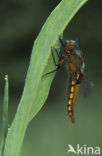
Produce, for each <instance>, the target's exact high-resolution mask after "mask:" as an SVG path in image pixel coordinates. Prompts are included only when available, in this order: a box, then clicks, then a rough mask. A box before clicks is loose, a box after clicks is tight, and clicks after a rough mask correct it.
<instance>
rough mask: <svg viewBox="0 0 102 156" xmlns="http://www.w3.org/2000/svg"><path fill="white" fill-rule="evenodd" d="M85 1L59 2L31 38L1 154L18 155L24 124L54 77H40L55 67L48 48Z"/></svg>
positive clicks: (38, 104)
mask: <svg viewBox="0 0 102 156" xmlns="http://www.w3.org/2000/svg"><path fill="white" fill-rule="evenodd" d="M86 1H87V0H63V1H61V3H60V4H59V5H58V6H57V7H56V8H55V10H54V11H53V12H52V13H51V14H50V16H49V18H48V19H47V21H46V22H45V24H44V26H43V27H42V30H41V32H40V34H39V35H38V37H37V39H36V40H35V43H34V47H33V50H32V56H31V60H30V65H29V69H28V73H27V77H26V81H25V87H24V91H23V95H22V97H21V100H20V103H19V107H18V110H17V113H16V116H15V118H14V121H13V123H12V125H11V127H10V129H9V131H8V135H7V139H6V146H5V156H18V155H19V153H20V149H21V145H22V142H23V138H24V135H25V131H26V128H27V126H28V123H29V121H30V120H31V119H32V118H33V117H34V116H35V115H36V114H37V112H38V111H39V110H40V109H41V107H42V105H43V104H44V102H45V100H46V98H47V96H48V92H49V89H50V85H51V82H52V79H53V77H54V74H51V75H48V76H46V77H42V75H43V74H44V73H47V72H49V71H51V70H53V69H55V66H54V65H53V60H52V56H51V47H53V46H55V44H56V42H57V40H58V38H59V35H60V34H62V33H63V31H64V29H65V28H66V26H67V25H68V23H69V22H70V20H71V19H72V17H73V16H74V15H75V13H76V12H77V11H78V10H79V8H80V7H81V6H82V5H83V4H84V3H85V2H86ZM35 20H36V19H35Z"/></svg>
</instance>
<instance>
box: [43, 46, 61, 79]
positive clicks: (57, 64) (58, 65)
mask: <svg viewBox="0 0 102 156" xmlns="http://www.w3.org/2000/svg"><path fill="white" fill-rule="evenodd" d="M54 50H55V52H56V54H57V56H58V58H59V59H60V55H59V53H58V51H57V49H56V48H54ZM51 53H52V58H53V63H54V65H55V66H57V69H55V70H52V71H50V72H48V73H46V74H44V75H43V76H46V75H49V74H51V73H54V72H56V71H58V70H59V68H60V64H59V62H58V63H56V61H55V57H54V54H53V48H51Z"/></svg>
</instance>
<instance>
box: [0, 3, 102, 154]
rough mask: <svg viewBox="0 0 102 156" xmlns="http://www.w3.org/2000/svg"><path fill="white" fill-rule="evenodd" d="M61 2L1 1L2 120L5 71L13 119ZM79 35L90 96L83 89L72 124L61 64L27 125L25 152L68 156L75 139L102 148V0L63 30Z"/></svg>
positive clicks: (89, 5) (70, 35)
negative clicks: (36, 47)
mask: <svg viewBox="0 0 102 156" xmlns="http://www.w3.org/2000/svg"><path fill="white" fill-rule="evenodd" d="M59 2H60V1H59V0H51V1H50V0H43V1H42V0H39V1H37V0H36V1H34V0H26V1H24V0H22V1H20V0H18V1H17V0H7V1H6V0H1V1H0V123H1V119H2V102H3V92H4V76H5V74H8V75H9V83H10V103H9V123H10V124H11V122H12V120H13V118H14V115H15V112H16V109H17V105H18V103H19V100H20V97H21V94H22V91H23V86H24V80H25V76H26V73H27V69H28V65H29V60H30V55H31V50H32V46H33V42H34V40H35V39H36V37H37V35H38V33H39V32H40V30H41V27H42V26H43V24H44V22H45V21H46V19H47V17H48V16H49V14H50V13H51V11H52V10H53V9H54V8H55V7H56V6H57V4H58V3H59ZM76 37H79V38H80V49H82V51H83V52H84V57H85V64H86V67H85V75H86V76H87V77H88V78H89V80H92V81H93V82H94V87H93V88H92V90H91V93H90V94H89V96H87V98H84V97H83V88H82V87H81V88H80V93H79V95H78V98H77V101H76V104H75V119H76V123H75V124H72V123H71V122H70V120H69V117H68V115H67V109H66V106H67V103H66V97H67V88H68V85H67V84H68V83H67V81H68V75H67V72H66V68H65V67H63V68H62V69H61V70H60V71H59V72H58V73H57V74H56V77H55V79H54V81H53V83H52V86H51V89H50V93H49V97H48V99H47V101H46V103H45V105H44V106H43V108H42V109H41V110H40V112H39V113H38V114H37V115H36V117H35V118H34V119H33V120H32V122H31V123H30V125H29V126H28V129H27V132H26V135H25V139H24V143H23V146H22V150H21V156H28V155H30V156H34V155H36V156H40V155H42V156H46V155H49V156H52V155H53V156H57V155H58V156H67V155H68V154H67V150H68V144H72V145H73V146H74V147H75V148H76V145H77V144H80V145H82V146H83V145H84V144H86V145H87V146H93V147H94V146H99V147H102V139H101V137H102V135H101V131H102V125H101V118H102V89H101V88H102V1H101V0H98V1H96V0H89V1H88V2H87V3H86V4H85V5H84V6H83V7H82V8H81V9H80V11H79V12H78V13H77V15H76V16H75V17H74V18H73V19H72V21H71V22H70V24H69V25H68V27H67V28H66V30H65V32H64V39H75V38H76ZM1 129H2V125H1V124H0V131H1ZM0 135H1V134H0ZM69 155H70V156H71V154H69ZM90 155H91V154H90Z"/></svg>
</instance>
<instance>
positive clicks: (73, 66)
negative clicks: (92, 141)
mask: <svg viewBox="0 0 102 156" xmlns="http://www.w3.org/2000/svg"><path fill="white" fill-rule="evenodd" d="M59 40H60V42H61V44H62V47H63V51H62V52H61V53H60V54H59V53H58V51H57V49H56V48H54V49H55V52H56V55H57V56H58V63H56V61H55V57H54V54H53V49H52V48H51V52H52V57H53V62H54V64H55V66H57V68H56V69H55V70H53V71H51V72H48V73H46V74H45V75H48V74H51V73H53V72H55V71H58V70H59V69H60V67H62V66H63V64H64V63H65V62H66V63H67V64H68V67H69V75H70V76H69V87H68V96H67V97H68V100H67V110H68V115H69V117H70V119H71V121H72V123H74V122H75V118H74V104H75V101H76V97H77V94H78V90H79V86H80V84H81V83H82V81H83V78H84V74H83V73H84V67H85V63H84V58H83V55H82V51H80V50H79V49H77V48H76V41H75V40H65V41H63V40H62V39H61V38H59Z"/></svg>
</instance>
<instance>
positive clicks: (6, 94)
mask: <svg viewBox="0 0 102 156" xmlns="http://www.w3.org/2000/svg"><path fill="white" fill-rule="evenodd" d="M5 81H6V82H5V90H4V104H3V124H2V125H3V133H2V146H1V154H0V155H1V156H4V147H5V139H6V136H7V132H8V101H9V92H8V76H7V75H6V76H5Z"/></svg>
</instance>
